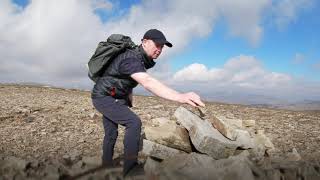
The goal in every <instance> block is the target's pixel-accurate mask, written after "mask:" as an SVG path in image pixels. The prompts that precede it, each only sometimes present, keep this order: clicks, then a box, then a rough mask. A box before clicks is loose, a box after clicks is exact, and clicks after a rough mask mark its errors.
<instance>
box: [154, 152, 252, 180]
mask: <svg viewBox="0 0 320 180" xmlns="http://www.w3.org/2000/svg"><path fill="white" fill-rule="evenodd" d="M250 166H251V165H250V162H249V160H248V159H247V157H245V156H242V155H239V156H233V157H230V158H228V159H221V160H214V159H213V158H211V157H209V156H208V155H205V154H198V153H190V154H183V155H178V156H175V157H173V158H170V159H166V160H164V161H163V162H162V163H161V164H160V166H159V169H158V171H157V173H156V174H157V175H158V177H159V179H161V180H162V179H167V180H171V179H172V180H173V179H186V180H189V179H190V180H191V179H202V180H207V179H208V180H209V179H224V180H233V179H237V180H254V176H253V173H252V171H251V168H250Z"/></svg>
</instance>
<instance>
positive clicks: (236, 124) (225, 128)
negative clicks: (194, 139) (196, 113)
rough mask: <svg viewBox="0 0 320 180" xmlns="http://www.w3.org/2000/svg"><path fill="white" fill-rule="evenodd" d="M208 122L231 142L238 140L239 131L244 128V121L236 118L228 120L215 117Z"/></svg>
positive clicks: (218, 116)
mask: <svg viewBox="0 0 320 180" xmlns="http://www.w3.org/2000/svg"><path fill="white" fill-rule="evenodd" d="M208 121H209V122H211V123H212V125H213V126H214V127H215V128H216V129H217V130H218V131H219V132H220V133H221V134H223V135H224V136H225V137H227V138H228V139H230V140H236V139H237V135H238V133H237V131H236V130H237V129H238V128H241V127H242V121H241V120H239V119H235V118H227V117H225V116H221V115H213V116H210V118H208Z"/></svg>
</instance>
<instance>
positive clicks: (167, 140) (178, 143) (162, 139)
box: [144, 123, 191, 152]
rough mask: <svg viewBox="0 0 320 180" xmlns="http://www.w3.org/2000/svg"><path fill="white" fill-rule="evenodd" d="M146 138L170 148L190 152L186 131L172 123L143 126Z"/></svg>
mask: <svg viewBox="0 0 320 180" xmlns="http://www.w3.org/2000/svg"><path fill="white" fill-rule="evenodd" d="M144 133H145V136H146V139H148V140H150V141H153V142H155V143H158V144H162V145H165V146H168V147H171V148H175V149H179V150H183V151H185V152H191V142H190V140H189V134H188V131H187V130H186V129H185V128H182V127H179V126H177V125H176V124H174V123H165V124H162V125H160V126H156V127H153V126H145V128H144Z"/></svg>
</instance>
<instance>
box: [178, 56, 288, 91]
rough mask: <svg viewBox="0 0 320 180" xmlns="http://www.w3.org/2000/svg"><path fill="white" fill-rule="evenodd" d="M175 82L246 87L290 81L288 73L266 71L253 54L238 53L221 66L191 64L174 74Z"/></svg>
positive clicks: (275, 84) (273, 85)
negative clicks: (210, 66)
mask: <svg viewBox="0 0 320 180" xmlns="http://www.w3.org/2000/svg"><path fill="white" fill-rule="evenodd" d="M174 80H175V81H177V82H182V81H183V82H186V81H192V82H203V81H204V82H207V83H208V84H215V85H217V86H219V85H223V86H226V85H228V86H229V85H232V86H240V87H243V86H245V87H248V88H256V89H261V88H273V87H278V86H283V85H284V84H288V83H290V81H291V80H292V78H291V77H290V76H289V75H286V74H282V73H276V72H268V71H267V70H265V69H264V68H263V66H262V65H261V63H260V61H259V60H257V59H255V58H254V57H253V56H245V55H240V56H237V57H234V58H231V59H229V60H228V61H227V62H226V64H225V65H224V67H223V68H220V69H217V68H212V69H208V68H207V67H206V66H205V65H203V64H191V65H189V66H187V67H185V68H183V69H182V70H180V71H178V72H177V73H176V74H175V75H174Z"/></svg>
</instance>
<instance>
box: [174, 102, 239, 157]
mask: <svg viewBox="0 0 320 180" xmlns="http://www.w3.org/2000/svg"><path fill="white" fill-rule="evenodd" d="M174 116H175V117H176V118H177V121H178V122H179V123H180V124H181V125H182V126H184V127H185V128H186V129H187V130H188V131H189V136H190V138H191V141H192V144H193V145H194V147H195V148H196V149H197V150H198V151H200V152H202V153H205V154H208V155H210V156H211V157H213V158H215V159H221V158H226V157H229V156H230V155H233V154H234V152H235V150H236V148H237V147H238V144H237V142H235V141H231V140H229V139H227V138H226V137H224V136H223V135H222V134H221V133H220V132H219V131H218V130H217V129H215V128H213V127H212V124H211V123H210V122H208V121H207V120H203V119H201V118H199V117H198V116H197V115H195V114H193V113H192V112H190V111H188V110H187V109H185V108H183V107H179V108H178V109H177V110H176V111H175V113H174Z"/></svg>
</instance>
